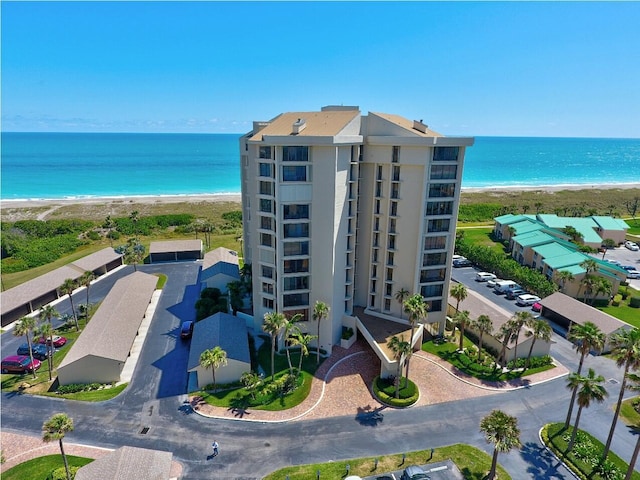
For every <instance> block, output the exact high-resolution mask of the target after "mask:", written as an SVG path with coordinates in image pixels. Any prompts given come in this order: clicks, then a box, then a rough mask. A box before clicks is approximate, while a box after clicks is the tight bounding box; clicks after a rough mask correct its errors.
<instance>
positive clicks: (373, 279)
mask: <svg viewBox="0 0 640 480" xmlns="http://www.w3.org/2000/svg"><path fill="white" fill-rule="evenodd" d="M472 144H473V138H460V137H445V136H442V135H440V134H439V133H436V132H434V131H432V130H430V129H429V128H428V127H427V125H425V124H424V123H422V120H420V121H409V120H407V119H405V118H402V117H400V116H397V115H390V114H383V113H369V114H368V115H362V114H361V112H360V111H359V109H358V107H345V106H329V107H324V108H322V109H321V111H319V112H288V113H283V114H280V115H278V116H277V117H275V118H273V119H272V120H270V121H265V122H254V125H253V130H252V131H251V132H249V133H247V134H246V135H244V136H243V137H242V138H241V139H240V150H241V152H240V155H241V162H242V167H241V171H242V204H243V223H244V242H243V250H244V259H245V262H246V263H250V264H251V266H252V277H253V313H254V328H256V329H260V327H261V325H262V320H263V316H264V314H265V313H267V312H271V311H278V312H283V313H285V314H286V315H293V314H296V313H300V314H302V317H303V322H302V323H301V325H302V327H303V329H305V330H307V331H308V332H310V333H315V332H316V323H315V322H314V321H313V318H312V317H313V306H314V304H315V302H316V301H322V302H324V303H326V304H327V305H328V306H329V308H330V311H329V316H328V318H327V319H326V320H323V321H322V322H321V334H320V338H319V340H318V343H319V344H320V346H321V348H323V349H324V350H325V351H327V352H331V348H332V346H333V345H336V344H339V342H340V338H341V333H342V326H343V324H344V323H343V322H344V319H346V318H353V317H354V316H356V315H357V313H358V312H363V314H367V315H373V316H376V317H379V318H382V319H386V320H392V321H398V322H406V317H407V315H406V314H403V312H402V307H401V304H400V302H399V301H398V300H397V299H396V293H397V292H398V291H400V290H406V291H407V292H409V293H410V294H414V293H420V294H421V295H422V296H423V297H424V298H425V300H426V301H427V302H428V305H429V315H428V320H427V323H426V324H425V328H426V329H427V330H428V331H430V332H431V333H442V331H443V329H444V320H445V315H446V307H447V297H448V284H449V280H450V276H451V271H450V270H451V256H452V254H453V248H454V242H455V225H456V219H457V215H458V203H459V196H460V184H461V179H462V166H463V159H464V153H465V147H467V146H470V145H472ZM305 322H306V323H305Z"/></svg>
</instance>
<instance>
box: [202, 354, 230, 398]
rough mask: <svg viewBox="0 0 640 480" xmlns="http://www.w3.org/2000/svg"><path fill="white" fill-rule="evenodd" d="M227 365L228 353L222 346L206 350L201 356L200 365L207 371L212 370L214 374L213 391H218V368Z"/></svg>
mask: <svg viewBox="0 0 640 480" xmlns="http://www.w3.org/2000/svg"><path fill="white" fill-rule="evenodd" d="M226 364H227V352H225V351H224V350H223V349H222V348H221V347H220V346H215V347H213V348H210V349H209V350H205V351H204V352H202V353H201V354H200V365H202V368H204V369H205V370H208V369H211V372H212V374H213V389H214V390H215V389H216V368H218V367H221V366H223V365H226Z"/></svg>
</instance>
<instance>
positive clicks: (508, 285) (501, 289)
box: [493, 280, 522, 295]
mask: <svg viewBox="0 0 640 480" xmlns="http://www.w3.org/2000/svg"><path fill="white" fill-rule="evenodd" d="M512 288H522V287H520V285H518V284H517V283H516V282H514V281H513V280H502V281H501V282H496V285H495V286H494V287H493V289H494V290H495V293H497V294H499V295H502V294H504V293H507V291H508V290H511V289H512Z"/></svg>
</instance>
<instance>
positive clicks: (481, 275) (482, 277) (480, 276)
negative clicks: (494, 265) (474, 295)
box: [476, 272, 497, 282]
mask: <svg viewBox="0 0 640 480" xmlns="http://www.w3.org/2000/svg"><path fill="white" fill-rule="evenodd" d="M496 278H497V277H496V276H495V275H494V274H493V273H489V272H478V273H476V282H488V281H489V280H495V279H496Z"/></svg>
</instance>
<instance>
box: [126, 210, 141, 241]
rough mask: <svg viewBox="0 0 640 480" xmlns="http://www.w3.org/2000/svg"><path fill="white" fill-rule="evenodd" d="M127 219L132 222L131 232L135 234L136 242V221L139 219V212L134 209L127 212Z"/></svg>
mask: <svg viewBox="0 0 640 480" xmlns="http://www.w3.org/2000/svg"><path fill="white" fill-rule="evenodd" d="M129 220H131V222H132V223H133V232H134V234H135V236H136V242H137V241H138V222H139V221H140V213H139V212H138V211H137V210H134V211H133V212H131V213H130V214H129Z"/></svg>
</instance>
